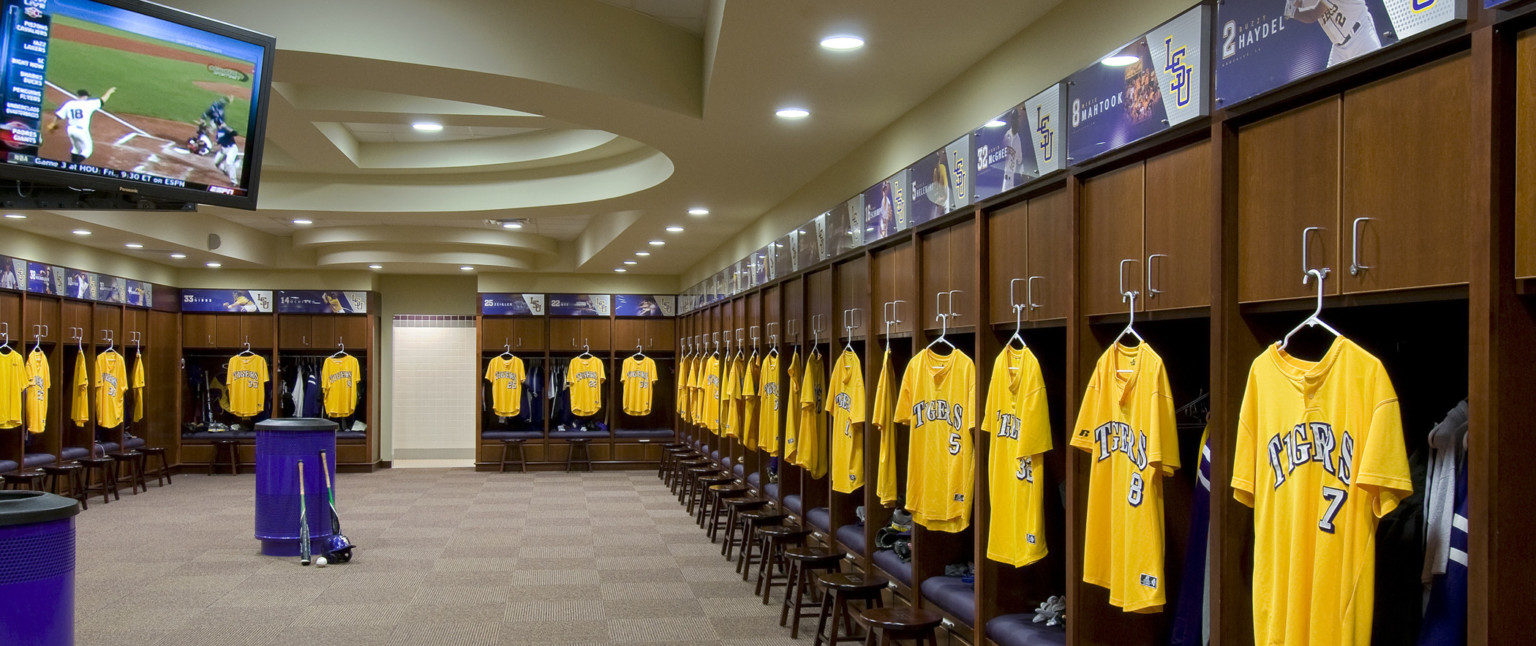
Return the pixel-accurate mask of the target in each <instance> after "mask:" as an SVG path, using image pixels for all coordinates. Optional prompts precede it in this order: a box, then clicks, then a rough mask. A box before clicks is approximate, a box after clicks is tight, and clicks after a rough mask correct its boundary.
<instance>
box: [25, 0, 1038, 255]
mask: <svg viewBox="0 0 1536 646" xmlns="http://www.w3.org/2000/svg"><path fill="white" fill-rule="evenodd" d="M1058 2H1059V0H971V1H968V2H933V1H932V0H844V1H840V2H825V1H823V0H776V1H774V2H764V1H749V0H478V1H475V0H440V1H439V2H434V3H420V2H407V1H405V0H375V1H372V2H359V1H357V0H351V1H335V2H323V3H316V2H312V1H309V0H267V1H264V2H260V3H253V2H248V1H243V0H242V1H236V0H169V1H168V2H166V3H167V4H170V5H171V6H174V7H176V8H179V9H183V10H186V11H190V12H193V13H197V14H201V15H205V16H209V17H212V18H215V19H218V20H222V21H225V22H230V23H233V24H237V25H241V26H245V27H249V28H251V29H255V30H257V31H262V32H265V33H268V34H272V35H273V36H275V37H276V38H277V42H278V47H279V52H278V55H277V62H276V65H275V70H274V91H273V93H272V100H271V102H270V105H271V112H270V118H269V123H268V133H267V142H266V146H267V148H266V149H267V157H266V160H265V164H264V165H263V170H262V180H263V182H262V186H261V208H260V209H259V210H258V211H255V212H249V211H239V210H232V209H223V208H214V207H202V208H201V209H200V212H199V213H198V214H180V213H176V214H143V213H99V212H97V213H78V212H36V213H32V212H29V213H28V215H29V219H28V220H24V221H4V222H3V224H0V226H11V227H18V228H26V229H28V230H31V231H33V232H36V233H39V234H41V235H45V236H51V237H59V238H63V239H68V240H70V241H71V242H75V243H79V244H84V245H88V246H96V247H100V248H103V249H109V250H112V251H114V252H118V253H127V254H129V255H136V256H140V257H143V258H145V259H148V260H152V261H154V262H161V263H165V264H170V265H173V266H178V265H180V266H189V267H196V266H201V265H202V264H203V262H206V261H209V260H218V261H220V262H223V263H224V266H225V267H245V268H274V269H290V270H291V269H301V270H303V269H316V270H342V269H354V270H355V269H362V268H364V267H366V266H367V265H368V264H371V263H374V262H382V263H383V264H385V265H386V269H385V271H386V272H388V271H402V272H403V271H409V272H419V273H437V272H441V273H448V272H458V271H459V269H458V267H459V266H460V265H462V264H474V265H475V266H476V267H477V268H478V269H479V270H480V271H513V272H538V273H550V274H556V273H558V274H583V273H608V272H612V271H613V269H614V268H616V267H621V266H623V262H624V261H625V260H639V261H640V262H639V264H638V265H636V266H632V267H629V268H628V269H629V271H630V273H632V274H649V275H663V276H670V275H677V274H680V273H681V272H683V271H684V270H686V269H687V268H689V267H690V266H692V265H693V264H694V263H696V262H697V261H698V260H700V259H701V258H702V257H703V256H704V255H706V254H707V253H708V252H710V251H711V250H712V249H713V248H714V247H715V246H716V245H718V244H719V243H720V242H721V241H722V240H725V239H727V238H728V237H730V236H732V235H734V234H736V233H737V232H739V231H741V230H742V229H743V228H745V227H746V226H748V225H749V224H751V223H752V222H753V221H754V220H756V219H757V218H758V217H759V216H760V215H762V214H763V213H765V212H767V211H768V210H769V209H771V208H772V207H774V206H775V205H776V204H778V203H779V202H781V201H783V200H784V199H785V198H786V197H788V196H790V195H791V194H793V193H794V192H795V191H796V190H797V189H799V188H801V187H802V186H804V185H806V184H807V183H808V182H810V181H811V180H812V179H813V178H815V177H816V176H817V175H818V174H819V173H822V172H825V171H826V170H827V169H828V168H829V167H830V166H831V165H832V164H834V163H836V162H837V161H838V160H839V159H842V158H843V157H844V156H846V155H847V154H848V153H849V152H850V151H852V150H853V149H855V148H856V147H858V146H859V145H861V144H863V143H864V142H866V141H867V140H869V139H870V138H871V137H873V136H875V135H876V134H877V133H879V132H880V131H881V130H882V129H883V128H884V127H885V126H886V125H887V124H889V123H891V122H892V121H894V120H895V119H897V118H898V117H900V116H901V115H902V114H904V113H905V112H907V111H908V110H910V109H912V108H913V107H914V106H916V105H917V104H918V103H920V102H921V101H923V100H924V99H927V98H928V97H929V96H931V95H933V94H934V93H935V92H936V91H937V90H938V89H939V88H941V87H943V86H944V84H945V83H947V82H948V81H949V80H950V79H952V78H954V77H955V76H957V75H958V74H960V73H961V72H962V71H964V70H966V69H968V68H970V67H971V66H972V65H973V64H974V63H975V62H976V61H977V60H979V59H981V58H982V57H983V56H985V55H986V54H988V53H989V52H991V51H992V50H993V49H994V48H996V47H997V46H998V45H1000V44H1002V43H1003V42H1004V41H1006V40H1007V39H1008V38H1010V37H1011V36H1013V35H1014V34H1016V33H1018V32H1019V31H1020V30H1022V29H1023V28H1024V27H1025V26H1027V25H1028V24H1029V23H1030V22H1032V21H1034V20H1035V19H1036V18H1038V17H1039V16H1040V15H1042V14H1043V13H1044V12H1045V11H1047V10H1048V9H1050V8H1051V7H1052V6H1054V5H1055V4H1057V3H1058ZM842 32H850V33H856V34H860V35H862V36H864V37H865V39H866V40H867V42H868V45H867V46H866V47H865V48H864V49H862V50H859V51H854V52H844V53H838V52H829V51H825V50H822V49H821V48H820V47H819V46H818V45H817V43H818V41H819V40H820V39H821V38H822V37H824V36H826V35H829V34H832V33H842ZM791 104H793V105H797V106H804V107H806V108H808V109H809V110H811V112H812V114H811V117H810V118H808V119H805V120H802V121H793V122H791V121H784V120H780V119H777V118H776V117H774V115H773V113H774V111H775V110H776V109H778V108H780V107H783V106H786V105H791ZM423 120H430V121H434V122H437V123H441V124H443V126H444V129H443V131H442V132H440V133H432V134H429V133H421V132H417V131H416V130H414V129H413V128H412V127H411V124H412V123H413V122H416V121H423ZM945 134H953V133H945ZM700 205H703V206H707V207H708V208H709V209H710V211H711V214H710V215H709V216H706V217H695V216H690V215H687V214H686V211H687V210H688V209H689V208H690V207H694V206H700ZM813 215H815V214H814V213H807V214H806V217H807V218H809V217H811V216H813ZM300 218H302V219H309V220H312V221H313V224H312V225H307V226H301V225H295V224H293V222H292V221H293V220H294V219H300ZM511 218H523V219H527V220H528V222H529V225H528V226H527V227H526V228H524V229H523V230H521V231H508V230H503V229H501V228H500V227H497V226H495V225H494V223H488V221H495V220H502V219H511ZM82 225H88V226H90V227H91V228H92V230H93V231H94V234H93V235H92V236H90V237H89V238H88V239H80V238H78V237H74V236H71V234H70V233H69V231H70V230H71V229H73V228H76V227H78V226H82ZM674 225H677V226H682V227H684V228H685V231H684V232H683V233H668V232H666V231H665V229H666V227H668V226H674ZM326 230H329V231H326ZM322 232H324V233H323V234H322ZM207 233H217V234H218V235H219V236H220V237H221V239H222V240H223V241H224V243H223V244H222V245H221V247H220V248H219V249H214V250H210V249H208V248H207V245H206V243H205V242H204V240H206V234H207ZM651 240H661V241H663V242H665V246H664V247H659V248H658V247H653V246H651V245H650V244H649V242H650V241H651ZM126 242H137V243H141V244H144V245H145V247H146V250H143V251H128V250H125V249H124V247H123V245H124V243H126ZM171 251H180V252H183V253H187V254H188V255H189V258H187V259H186V260H181V261H176V260H172V259H170V258H169V256H168V254H169V252H171ZM636 251H651V252H654V253H652V255H651V256H649V257H643V258H637V257H636V256H635V252H636ZM471 261H473V262H471Z"/></svg>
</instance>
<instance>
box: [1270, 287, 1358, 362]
mask: <svg viewBox="0 0 1536 646" xmlns="http://www.w3.org/2000/svg"><path fill="white" fill-rule="evenodd" d="M1327 276H1328V269H1327V268H1323V269H1308V270H1307V276H1306V277H1305V278H1303V279H1302V280H1301V282H1302V284H1306V283H1308V282H1310V281H1311V280H1312V278H1313V277H1316V278H1317V309H1314V310H1312V315H1311V316H1308V317H1307V318H1306V319H1304V320H1302V322H1301V323H1298V324H1296V327H1294V328H1291V331H1290V332H1286V333H1285V338H1283V339H1281V340H1280V349H1281V350H1284V349H1285V347H1286V346H1287V345H1289V344H1290V342H1291V337H1292V336H1294V335H1295V334H1296V333H1297V332H1300V331H1301V329H1302V328H1307V327H1321V328H1323V329H1324V330H1327V331H1328V333H1330V334H1332V335H1334V336H1336V337H1338V336H1343V335H1342V334H1339V331H1338V330H1335V329H1333V326H1330V325H1328V324H1327V323H1324V322H1323V319H1322V318H1320V315H1321V314H1322V313H1323V280H1324V279H1325V278H1327Z"/></svg>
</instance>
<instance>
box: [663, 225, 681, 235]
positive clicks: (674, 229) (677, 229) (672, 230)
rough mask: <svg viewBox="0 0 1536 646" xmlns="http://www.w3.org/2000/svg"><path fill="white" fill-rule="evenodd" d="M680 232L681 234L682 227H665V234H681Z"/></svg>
mask: <svg viewBox="0 0 1536 646" xmlns="http://www.w3.org/2000/svg"><path fill="white" fill-rule="evenodd" d="M682 232H683V228H682V227H679V226H670V227H667V233H682Z"/></svg>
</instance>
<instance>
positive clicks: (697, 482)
mask: <svg viewBox="0 0 1536 646" xmlns="http://www.w3.org/2000/svg"><path fill="white" fill-rule="evenodd" d="M722 475H725V474H723V473H721V472H720V470H719V469H716V468H715V467H714V465H713V464H706V465H704V466H698V467H692V468H690V469H688V472H687V473H686V474H684V476H683V499H682V500H681V501H679V502H683V503H686V505H685V507H686V509H687V511H688V515H689V516H692V515H693V505H694V503H695V501H696V500H697V499H698V498H699V497H700V495H701V494H702V493H703V490H704V487H707V486H709V485H707V484H705V483H704V482H703V481H704V479H705V478H718V477H720V476H722ZM702 524H703V523H700V525H702Z"/></svg>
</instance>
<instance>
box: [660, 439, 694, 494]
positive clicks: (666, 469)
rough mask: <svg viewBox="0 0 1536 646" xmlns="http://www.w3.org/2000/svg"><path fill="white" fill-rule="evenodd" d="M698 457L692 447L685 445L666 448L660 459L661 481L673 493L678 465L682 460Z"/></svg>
mask: <svg viewBox="0 0 1536 646" xmlns="http://www.w3.org/2000/svg"><path fill="white" fill-rule="evenodd" d="M698 458H699V454H698V453H695V452H694V451H693V449H690V448H687V447H679V448H676V449H667V451H666V454H665V456H664V457H663V458H662V460H661V465H662V468H661V481H662V482H663V483H665V484H666V485H667V487H668V488H669V489H671V490H672V492H673V493H676V492H677V473H678V470H679V468H680V467H679V465H680V464H681V463H682V462H684V461H687V460H695V459H698Z"/></svg>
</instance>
